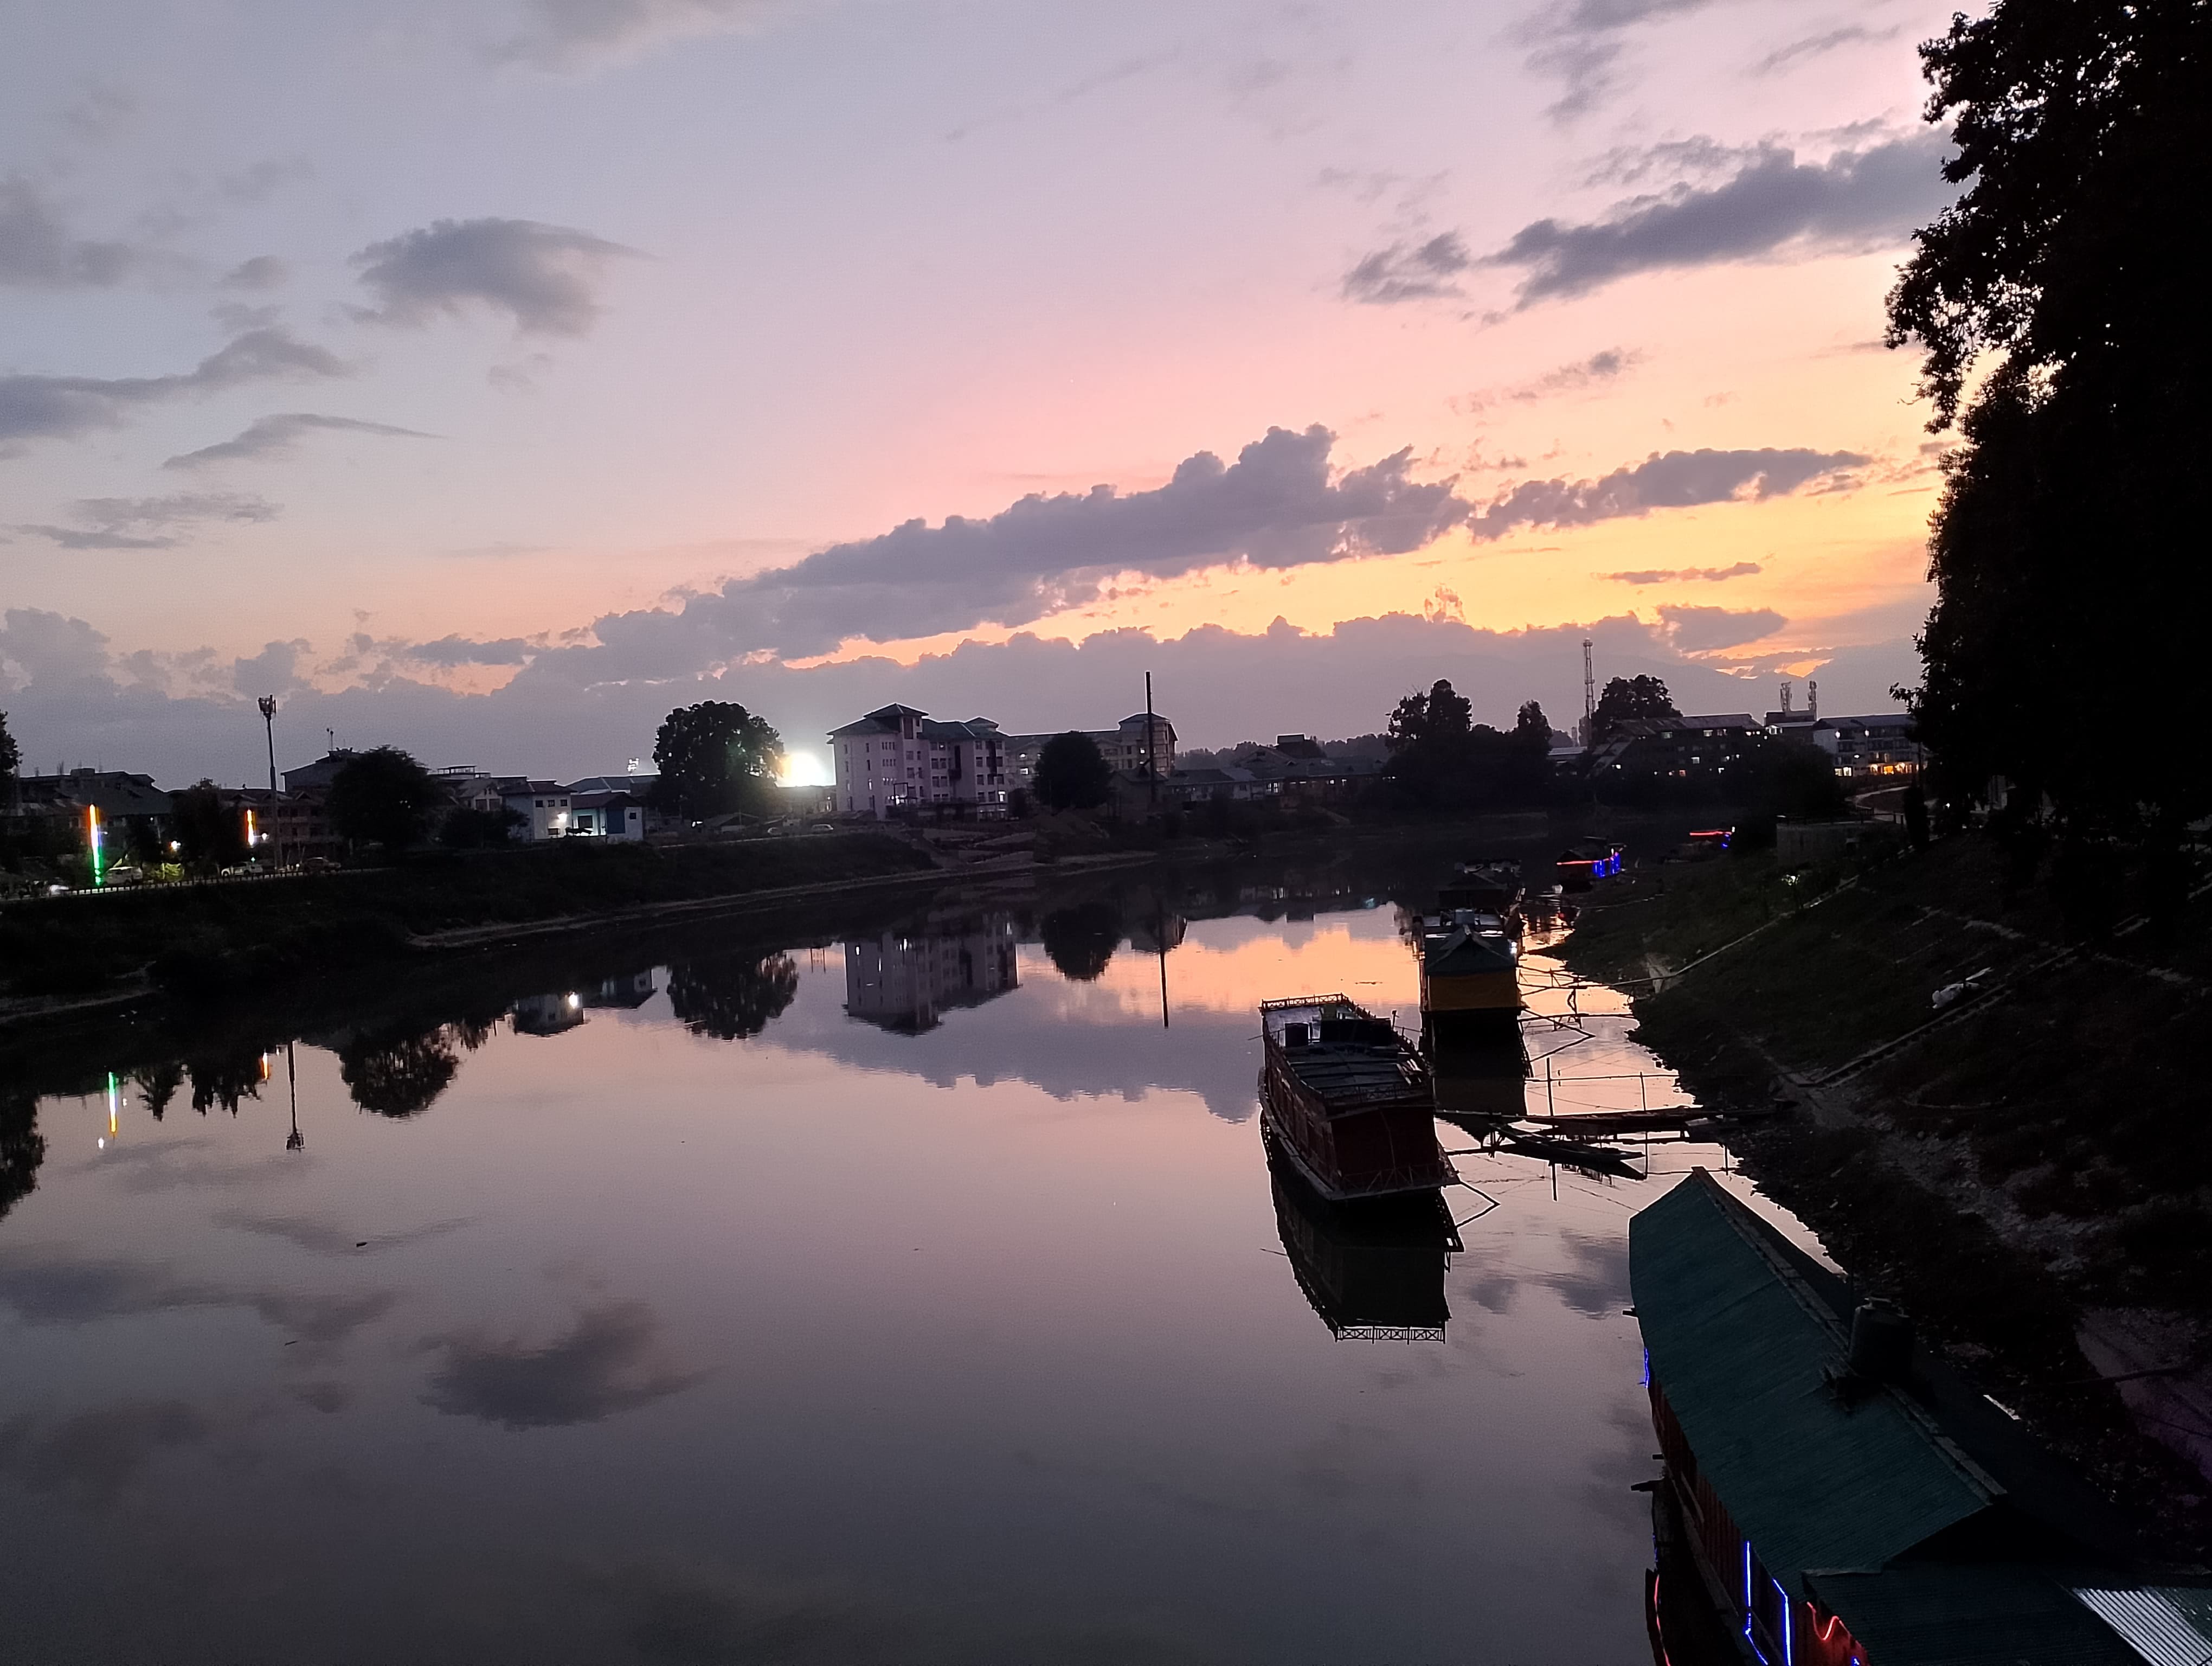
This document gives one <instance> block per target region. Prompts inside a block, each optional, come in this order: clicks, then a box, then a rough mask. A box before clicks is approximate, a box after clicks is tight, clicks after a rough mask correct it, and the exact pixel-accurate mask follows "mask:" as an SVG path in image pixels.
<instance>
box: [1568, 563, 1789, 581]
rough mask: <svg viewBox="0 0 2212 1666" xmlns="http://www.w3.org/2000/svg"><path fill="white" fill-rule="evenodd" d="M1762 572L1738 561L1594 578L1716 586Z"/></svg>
mask: <svg viewBox="0 0 2212 1666" xmlns="http://www.w3.org/2000/svg"><path fill="white" fill-rule="evenodd" d="M1763 570H1764V569H1761V568H1760V566H1759V563H1758V562H1755V561H1740V562H1735V563H1734V564H1733V565H1731V566H1728V567H1646V568H1644V569H1641V570H1640V571H1638V572H1633V573H1599V574H1597V575H1595V576H1596V577H1598V578H1601V579H1611V580H1612V581H1613V582H1614V583H1615V584H1676V583H1681V582H1684V581H1689V580H1693V579H1702V580H1705V581H1707V582H1708V583H1713V584H1717V583H1720V582H1721V581H1723V580H1727V579H1747V578H1749V577H1750V576H1751V575H1753V574H1754V573H1757V572H1760V571H1763Z"/></svg>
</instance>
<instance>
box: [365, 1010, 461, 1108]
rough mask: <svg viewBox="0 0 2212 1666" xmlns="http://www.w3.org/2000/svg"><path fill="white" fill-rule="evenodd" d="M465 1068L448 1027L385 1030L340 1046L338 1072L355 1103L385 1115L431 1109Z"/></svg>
mask: <svg viewBox="0 0 2212 1666" xmlns="http://www.w3.org/2000/svg"><path fill="white" fill-rule="evenodd" d="M460 1067H461V1061H460V1060H459V1058H457V1057H456V1056H454V1053H453V1046H452V1044H451V1042H450V1039H449V1037H447V1027H446V1026H445V1025H442V1024H441V1025H433V1026H432V1027H431V1028H429V1029H428V1030H422V1031H413V1030H404V1031H391V1030H387V1031H381V1032H380V1033H378V1034H375V1035H372V1036H364V1037H359V1038H357V1039H356V1040H353V1041H350V1042H348V1043H346V1044H345V1045H344V1046H343V1047H341V1048H340V1049H338V1075H339V1077H340V1079H343V1081H344V1083H345V1085H346V1091H348V1092H349V1093H350V1094H351V1095H352V1096H353V1102H354V1104H357V1105H359V1106H360V1107H361V1108H362V1110H371V1111H374V1112H375V1113H376V1114H377V1115H378V1116H394V1117H398V1116H416V1115H417V1114H418V1113H420V1112H422V1111H425V1110H428V1109H429V1108H430V1106H431V1105H432V1104H434V1103H435V1101H436V1099H437V1097H438V1096H439V1095H440V1094H441V1093H443V1092H444V1091H446V1090H447V1088H448V1087H450V1086H452V1085H453V1076H454V1074H455V1073H456V1072H458V1071H459V1069H460Z"/></svg>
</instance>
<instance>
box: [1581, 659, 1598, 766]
mask: <svg viewBox="0 0 2212 1666" xmlns="http://www.w3.org/2000/svg"><path fill="white" fill-rule="evenodd" d="M1596 727H1597V672H1596V670H1595V667H1594V666H1592V664H1591V662H1590V639H1589V637H1587V636H1585V637H1583V745H1585V746H1590V745H1595V744H1596V742H1597V736H1596V735H1595V733H1592V731H1593V730H1595V728H1596Z"/></svg>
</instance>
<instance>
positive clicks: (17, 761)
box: [0, 712, 23, 803]
mask: <svg viewBox="0 0 2212 1666" xmlns="http://www.w3.org/2000/svg"><path fill="white" fill-rule="evenodd" d="M22 765H23V757H22V754H21V752H19V751H16V749H15V736H14V735H12V734H9V733H8V714H7V713H5V712H0V803H4V802H5V801H6V800H7V798H8V793H9V788H10V787H13V786H15V774H16V771H17V770H19V769H21V768H22Z"/></svg>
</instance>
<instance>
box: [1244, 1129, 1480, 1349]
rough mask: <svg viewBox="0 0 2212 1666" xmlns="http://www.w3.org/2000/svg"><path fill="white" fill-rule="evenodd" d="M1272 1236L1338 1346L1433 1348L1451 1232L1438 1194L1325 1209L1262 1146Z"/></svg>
mask: <svg viewBox="0 0 2212 1666" xmlns="http://www.w3.org/2000/svg"><path fill="white" fill-rule="evenodd" d="M1268 1145H1269V1151H1268V1158H1267V1177H1268V1183H1269V1188H1270V1190H1271V1191H1272V1193H1273V1198H1274V1203H1275V1231H1276V1233H1277V1235H1278V1236H1279V1237H1280V1238H1281V1239H1282V1242H1283V1252H1284V1253H1285V1255H1287V1256H1289V1257H1290V1258H1291V1272H1292V1273H1293V1274H1296V1275H1297V1281H1298V1288H1299V1289H1300V1290H1301V1291H1302V1292H1304V1294H1305V1298H1306V1300H1307V1301H1308V1302H1309V1303H1310V1304H1312V1306H1313V1310H1314V1311H1315V1312H1316V1313H1317V1314H1319V1315H1320V1316H1321V1322H1322V1323H1323V1324H1325V1325H1327V1326H1328V1329H1329V1334H1330V1335H1333V1336H1335V1337H1337V1338H1338V1339H1340V1340H1344V1339H1348V1338H1358V1339H1360V1340H1363V1341H1392V1342H1441V1341H1443V1340H1444V1325H1445V1322H1446V1321H1448V1320H1449V1318H1450V1317H1451V1305H1450V1303H1449V1301H1448V1300H1447V1299H1446V1298H1445V1295H1444V1274H1446V1273H1447V1272H1448V1271H1449V1270H1450V1268H1451V1258H1452V1252H1453V1251H1454V1250H1456V1249H1459V1248H1460V1247H1461V1244H1460V1237H1459V1232H1458V1231H1457V1229H1456V1228H1455V1227H1454V1226H1453V1225H1452V1218H1451V1212H1450V1211H1449V1209H1448V1208H1447V1207H1445V1205H1444V1202H1443V1196H1442V1195H1441V1194H1439V1193H1437V1192H1432V1191H1431V1192H1414V1193H1410V1194H1407V1195H1401V1196H1398V1197H1393V1198H1387V1199H1378V1200H1376V1201H1370V1202H1365V1203H1358V1204H1353V1205H1349V1206H1345V1205H1337V1204H1332V1203H1330V1202H1329V1201H1328V1200H1327V1199H1326V1198H1324V1197H1322V1195H1320V1194H1319V1193H1317V1192H1316V1191H1315V1190H1314V1189H1313V1188H1312V1187H1311V1186H1310V1185H1308V1184H1307V1183H1306V1182H1305V1180H1304V1178H1303V1177H1301V1176H1300V1175H1299V1174H1298V1172H1297V1169H1296V1168H1295V1167H1294V1166H1292V1165H1291V1164H1289V1163H1287V1162H1285V1160H1284V1159H1283V1158H1282V1156H1281V1154H1280V1153H1279V1152H1276V1151H1275V1150H1274V1149H1273V1140H1272V1139H1270V1140H1269V1141H1268Z"/></svg>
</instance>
